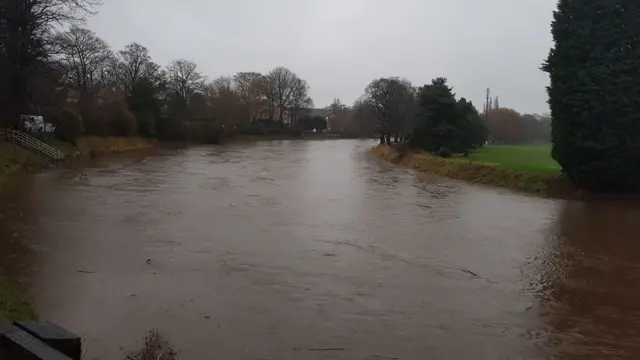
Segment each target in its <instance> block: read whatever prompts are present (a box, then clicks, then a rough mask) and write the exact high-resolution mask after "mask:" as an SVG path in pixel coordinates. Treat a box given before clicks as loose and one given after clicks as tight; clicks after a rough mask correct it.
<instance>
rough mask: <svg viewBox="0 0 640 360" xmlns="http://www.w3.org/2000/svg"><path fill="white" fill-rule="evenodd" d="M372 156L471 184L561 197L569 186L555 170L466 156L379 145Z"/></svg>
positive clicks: (372, 152)
mask: <svg viewBox="0 0 640 360" xmlns="http://www.w3.org/2000/svg"><path fill="white" fill-rule="evenodd" d="M369 153H370V154H371V155H372V156H375V157H378V158H381V159H384V160H386V161H389V162H392V163H394V164H397V165H402V166H406V167H409V168H412V169H414V170H417V171H420V172H424V173H430V174H434V175H438V176H444V177H448V178H451V179H456V180H463V181H468V182H471V183H476V184H481V185H490V186H497V187H504V188H508V189H512V190H517V191H523V192H529V193H535V194H540V195H553V196H559V195H558V194H560V193H566V192H567V191H568V189H569V188H570V185H569V184H568V182H567V181H566V179H565V178H563V177H562V176H561V175H557V174H555V173H551V174H545V173H530V172H523V171H514V170H509V169H504V168H501V167H499V166H494V165H487V164H482V163H477V162H474V161H473V160H468V159H463V158H452V159H444V158H440V157H436V156H432V155H429V154H426V153H417V152H411V151H408V150H407V151H403V150H400V149H399V147H393V146H389V145H380V146H377V147H375V148H373V149H371V150H370V152H369Z"/></svg>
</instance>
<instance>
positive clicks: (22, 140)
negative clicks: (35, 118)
mask: <svg viewBox="0 0 640 360" xmlns="http://www.w3.org/2000/svg"><path fill="white" fill-rule="evenodd" d="M0 137H4V138H5V139H6V140H7V141H11V142H13V143H15V144H17V145H20V146H22V147H23V148H25V149H29V150H33V151H35V152H39V153H41V154H43V155H45V156H48V157H50V158H52V159H54V160H62V159H64V153H63V152H62V151H60V150H58V149H56V148H54V147H52V146H50V145H48V144H45V143H44V142H42V141H40V140H38V139H36V138H34V137H33V136H30V135H27V134H25V133H23V132H22V131H18V130H7V129H2V130H0Z"/></svg>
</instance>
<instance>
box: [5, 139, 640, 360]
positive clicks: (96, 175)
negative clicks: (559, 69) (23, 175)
mask: <svg viewBox="0 0 640 360" xmlns="http://www.w3.org/2000/svg"><path fill="white" fill-rule="evenodd" d="M373 144H374V143H371V142H366V141H351V140H335V141H283V142H266V143H258V144H252V145H229V146H224V147H192V148H186V149H181V150H161V151H159V153H158V154H154V155H149V156H146V157H145V156H132V157H126V158H118V159H105V160H100V161H98V162H95V163H92V164H91V165H90V166H89V167H87V168H84V169H81V170H69V169H67V170H60V171H54V172H47V173H43V174H39V175H37V176H35V177H33V178H31V179H29V180H28V181H26V182H25V184H23V186H21V190H19V191H18V190H17V191H15V192H14V193H13V194H11V195H10V196H9V197H5V198H4V199H3V202H4V204H2V207H3V209H4V210H3V211H2V214H3V215H2V218H0V222H2V223H3V225H2V230H1V231H2V235H3V237H2V239H3V240H2V241H0V251H1V252H0V262H1V263H2V266H3V268H4V269H5V271H6V272H8V273H9V274H11V276H12V277H14V278H15V279H17V280H21V281H23V283H24V285H25V287H26V288H27V289H29V291H30V295H31V297H32V298H33V300H34V304H35V306H36V309H37V311H38V313H39V314H40V316H41V318H42V319H45V320H51V321H54V322H57V323H59V324H61V325H63V326H64V327H66V328H68V329H70V330H72V331H74V332H76V333H78V334H80V335H82V336H83V337H84V339H85V347H86V351H87V355H86V359H108V360H111V359H124V356H123V354H124V353H125V351H126V350H128V349H132V348H134V347H135V346H136V345H137V344H139V340H140V338H141V336H142V335H143V334H144V333H145V331H146V330H149V329H151V328H158V329H160V330H161V331H163V332H164V333H166V334H167V335H168V337H169V338H170V339H171V341H172V342H173V344H174V346H175V347H176V348H177V349H178V350H179V351H180V357H181V359H187V360H191V359H229V360H245V359H246V360H248V359H253V360H270V359H273V360H275V359H358V360H365V359H371V360H388V359H548V358H554V359H632V358H638V357H640V322H639V320H640V236H639V235H638V234H639V233H640V210H639V209H640V207H636V206H635V205H634V204H632V203H621V202H617V203H614V202H605V201H597V202H589V203H582V202H572V201H560V200H550V199H542V198H537V197H530V196H526V195H522V194H515V193H511V192H509V191H505V190H499V189H491V188H482V187H476V186H471V185H468V184H463V183H458V182H452V181H449V180H442V179H433V178H429V177H427V176H424V175H418V174H416V173H414V172H412V171H410V170H406V169H402V168H397V167H394V166H392V165H390V164H387V163H382V162H378V161H376V160H374V159H370V158H367V157H366V156H365V155H364V153H365V151H366V150H367V149H368V148H370V147H371V146H372V145H373ZM78 171H80V172H83V173H86V175H87V176H86V177H84V176H80V177H79V176H78Z"/></svg>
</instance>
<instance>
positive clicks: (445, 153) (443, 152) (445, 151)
mask: <svg viewBox="0 0 640 360" xmlns="http://www.w3.org/2000/svg"><path fill="white" fill-rule="evenodd" d="M436 155H438V156H440V157H441V158H450V157H452V156H453V154H452V153H451V150H449V148H446V147H441V148H440V149H438V151H437V152H436Z"/></svg>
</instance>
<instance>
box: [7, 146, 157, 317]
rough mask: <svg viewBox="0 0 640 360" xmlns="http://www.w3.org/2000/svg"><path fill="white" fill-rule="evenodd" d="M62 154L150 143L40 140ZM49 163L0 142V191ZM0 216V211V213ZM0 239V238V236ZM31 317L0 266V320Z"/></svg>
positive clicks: (90, 154) (92, 154) (71, 158)
mask: <svg viewBox="0 0 640 360" xmlns="http://www.w3.org/2000/svg"><path fill="white" fill-rule="evenodd" d="M43 140H45V141H46V142H48V143H50V144H51V145H52V146H54V147H56V148H57V149H59V150H61V151H62V152H63V153H65V155H66V157H67V159H68V161H74V160H77V159H81V158H88V157H95V156H101V155H106V154H112V153H122V152H127V151H135V150H143V149H149V148H152V147H154V146H155V143H154V142H151V141H148V140H145V139H142V138H133V137H132V138H115V137H109V138H98V137H82V138H80V139H78V143H77V145H75V146H74V145H72V144H70V143H66V142H60V141H55V140H50V141H49V140H47V139H43ZM48 164H51V162H50V161H49V160H48V159H46V158H44V157H42V156H40V155H38V154H36V153H33V152H31V151H29V150H26V149H23V148H21V147H19V146H17V145H15V144H12V143H8V142H0V191H2V190H6V191H9V190H7V189H8V188H10V184H11V183H18V182H19V179H20V177H21V176H24V175H25V174H28V173H32V172H36V171H40V170H42V169H44V168H46V167H47V166H48ZM0 216H2V214H1V213H0ZM0 241H2V240H1V239H0ZM34 317H35V313H34V311H33V308H32V307H31V305H30V304H29V301H28V300H27V297H26V296H25V295H24V294H23V291H21V289H20V288H19V286H18V285H16V284H15V283H13V282H12V281H10V280H9V279H7V278H6V277H3V275H2V271H1V269H0V319H7V320H28V319H32V318H34Z"/></svg>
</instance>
